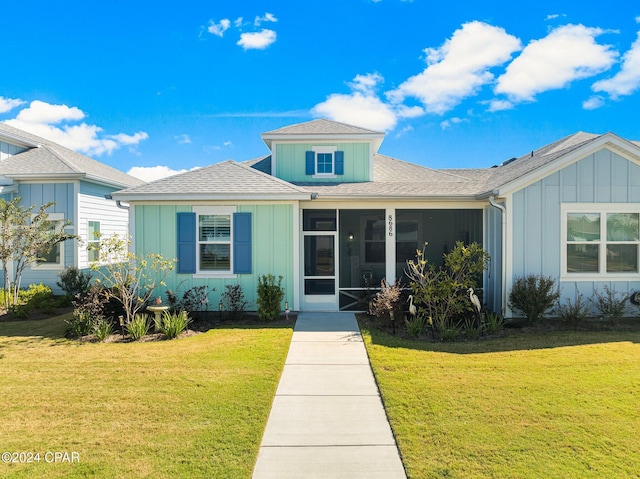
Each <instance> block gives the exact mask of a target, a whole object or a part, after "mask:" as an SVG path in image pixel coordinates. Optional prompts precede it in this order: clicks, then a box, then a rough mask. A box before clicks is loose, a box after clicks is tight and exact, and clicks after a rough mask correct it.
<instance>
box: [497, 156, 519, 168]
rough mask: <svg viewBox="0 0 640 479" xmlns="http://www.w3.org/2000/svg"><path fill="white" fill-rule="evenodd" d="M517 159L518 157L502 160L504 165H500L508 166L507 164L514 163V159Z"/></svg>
mask: <svg viewBox="0 0 640 479" xmlns="http://www.w3.org/2000/svg"><path fill="white" fill-rule="evenodd" d="M516 160H517V158H516V157H513V158H509V159H508V160H506V161H504V162H502V165H500V166H506V165H508V164H509V163H513V162H514V161H516Z"/></svg>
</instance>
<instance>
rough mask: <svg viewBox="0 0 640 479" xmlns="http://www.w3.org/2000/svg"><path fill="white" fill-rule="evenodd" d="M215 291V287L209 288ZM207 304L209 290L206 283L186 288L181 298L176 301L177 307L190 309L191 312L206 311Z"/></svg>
mask: <svg viewBox="0 0 640 479" xmlns="http://www.w3.org/2000/svg"><path fill="white" fill-rule="evenodd" d="M211 291H215V289H211ZM208 304H209V292H208V288H207V286H206V285H203V286H193V287H191V288H189V289H188V290H186V291H185V292H184V294H183V295H182V299H181V300H180V301H179V302H178V303H177V305H176V307H177V308H178V309H183V310H185V311H191V312H193V313H196V312H200V311H206V310H207V306H208Z"/></svg>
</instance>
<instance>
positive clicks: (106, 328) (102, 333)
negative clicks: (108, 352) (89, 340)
mask: <svg viewBox="0 0 640 479" xmlns="http://www.w3.org/2000/svg"><path fill="white" fill-rule="evenodd" d="M111 334H113V323H112V322H111V320H109V319H106V318H100V319H99V320H97V321H95V322H94V323H93V335H94V336H95V338H96V339H97V340H98V341H104V340H105V339H107V338H108V337H109V336H111Z"/></svg>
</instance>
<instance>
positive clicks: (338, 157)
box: [334, 151, 344, 175]
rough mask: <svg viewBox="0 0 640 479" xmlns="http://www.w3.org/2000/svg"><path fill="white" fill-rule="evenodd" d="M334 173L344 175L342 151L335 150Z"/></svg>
mask: <svg viewBox="0 0 640 479" xmlns="http://www.w3.org/2000/svg"><path fill="white" fill-rule="evenodd" d="M334 159H335V163H336V175H344V151H336V152H335V156H334Z"/></svg>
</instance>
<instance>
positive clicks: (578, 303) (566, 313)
mask: <svg viewBox="0 0 640 479" xmlns="http://www.w3.org/2000/svg"><path fill="white" fill-rule="evenodd" d="M556 312H557V314H558V316H560V319H562V321H564V322H565V323H567V324H573V325H577V324H580V323H581V322H583V321H584V320H585V319H587V317H588V316H589V313H590V312H591V309H590V308H589V305H588V304H587V303H586V302H585V301H584V296H583V295H582V293H578V295H577V296H576V300H575V301H574V302H571V300H570V299H569V298H567V299H566V300H565V301H564V302H563V303H558V306H557V307H556Z"/></svg>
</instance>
